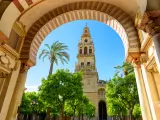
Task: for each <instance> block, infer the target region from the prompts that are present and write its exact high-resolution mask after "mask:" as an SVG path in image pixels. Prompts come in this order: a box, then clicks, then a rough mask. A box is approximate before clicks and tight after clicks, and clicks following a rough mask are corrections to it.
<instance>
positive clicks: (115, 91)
mask: <svg viewBox="0 0 160 120" xmlns="http://www.w3.org/2000/svg"><path fill="white" fill-rule="evenodd" d="M116 68H117V67H116ZM119 68H120V69H119ZM124 70H125V71H124ZM121 71H124V76H119V74H117V72H118V73H120V72H121ZM106 91H107V94H106V100H107V105H108V106H107V107H108V114H109V115H110V116H121V119H123V116H127V115H129V116H130V119H132V117H133V116H135V115H134V114H137V113H134V112H133V111H134V109H135V106H136V105H137V104H139V98H138V91H137V85H136V79H135V75H134V73H133V67H132V66H131V65H130V64H128V63H124V64H123V65H122V66H118V71H116V73H115V75H114V77H113V78H112V79H111V80H110V81H108V83H107V88H106ZM138 115H139V116H140V112H139V113H138V114H137V115H136V116H138ZM139 116H138V117H139Z"/></svg>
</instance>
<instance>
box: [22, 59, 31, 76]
mask: <svg viewBox="0 0 160 120" xmlns="http://www.w3.org/2000/svg"><path fill="white" fill-rule="evenodd" d="M29 68H30V66H29V65H28V64H27V63H25V62H22V63H21V68H20V73H24V74H25V73H27V72H28V70H29Z"/></svg>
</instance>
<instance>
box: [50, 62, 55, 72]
mask: <svg viewBox="0 0 160 120" xmlns="http://www.w3.org/2000/svg"><path fill="white" fill-rule="evenodd" d="M53 64H54V61H51V65H50V69H49V75H52V72H53Z"/></svg>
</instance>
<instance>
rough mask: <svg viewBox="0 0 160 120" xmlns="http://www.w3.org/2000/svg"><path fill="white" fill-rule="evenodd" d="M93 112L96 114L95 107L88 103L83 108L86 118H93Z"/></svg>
mask: <svg viewBox="0 0 160 120" xmlns="http://www.w3.org/2000/svg"><path fill="white" fill-rule="evenodd" d="M95 112H96V107H95V106H94V105H93V104H92V103H91V102H89V103H88V104H87V105H86V106H85V114H86V116H87V117H88V118H89V120H90V118H92V117H95Z"/></svg>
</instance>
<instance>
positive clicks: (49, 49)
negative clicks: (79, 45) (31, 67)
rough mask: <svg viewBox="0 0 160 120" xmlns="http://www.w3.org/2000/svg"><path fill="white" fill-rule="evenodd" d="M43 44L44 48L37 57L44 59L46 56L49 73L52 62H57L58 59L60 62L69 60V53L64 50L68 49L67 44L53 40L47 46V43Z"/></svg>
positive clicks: (50, 72)
mask: <svg viewBox="0 0 160 120" xmlns="http://www.w3.org/2000/svg"><path fill="white" fill-rule="evenodd" d="M45 46H46V49H43V50H42V52H41V53H40V55H39V58H42V59H43V60H44V59H45V58H46V57H47V58H48V59H49V61H50V69H49V75H51V74H52V71H53V65H54V63H56V64H58V62H59V60H60V61H61V63H62V64H64V63H67V62H68V61H69V55H68V53H67V52H66V50H68V46H66V45H64V43H60V42H58V41H56V42H54V43H53V44H52V45H51V46H49V45H48V44H45Z"/></svg>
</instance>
